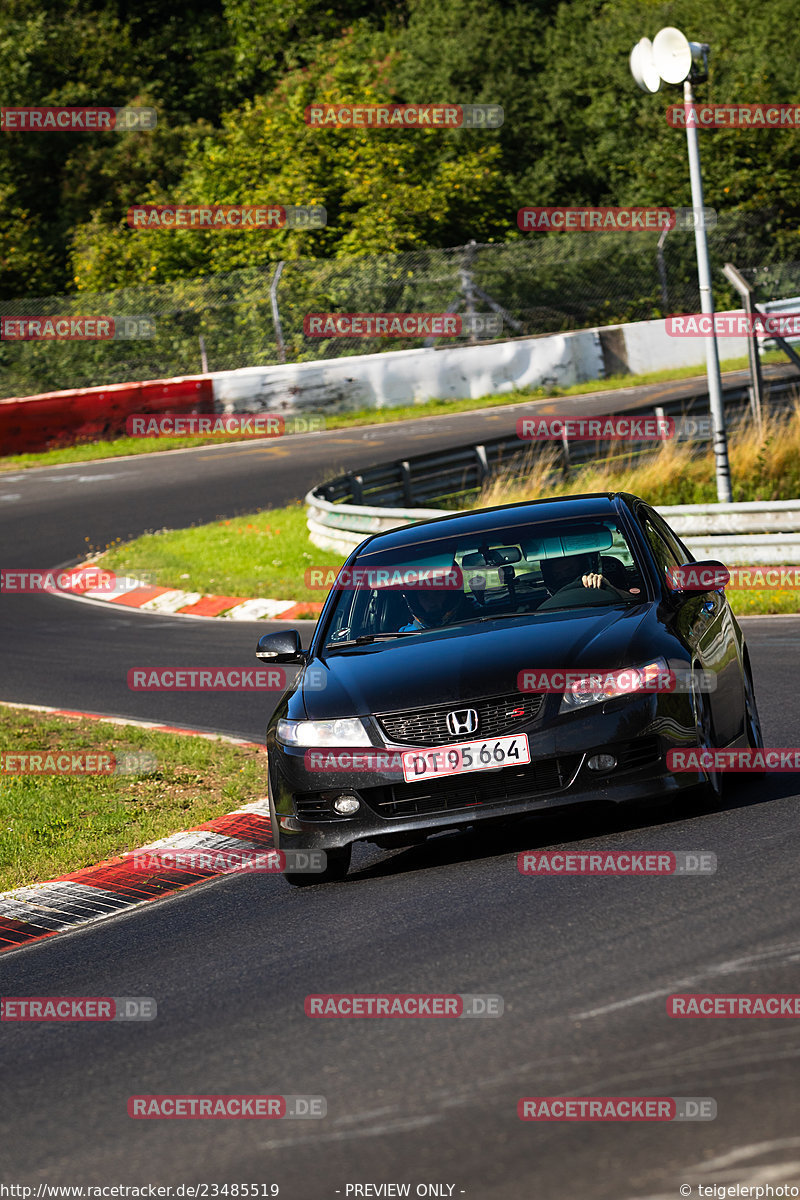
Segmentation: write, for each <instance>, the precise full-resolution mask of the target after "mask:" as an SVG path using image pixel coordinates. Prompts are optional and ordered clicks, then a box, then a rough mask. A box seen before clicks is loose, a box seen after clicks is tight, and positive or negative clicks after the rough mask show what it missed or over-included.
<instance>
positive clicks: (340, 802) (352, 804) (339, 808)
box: [333, 792, 361, 817]
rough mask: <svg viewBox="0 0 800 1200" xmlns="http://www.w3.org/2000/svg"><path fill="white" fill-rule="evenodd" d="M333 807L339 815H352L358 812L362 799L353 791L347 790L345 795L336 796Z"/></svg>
mask: <svg viewBox="0 0 800 1200" xmlns="http://www.w3.org/2000/svg"><path fill="white" fill-rule="evenodd" d="M333 807H334V809H335V810H336V812H337V813H338V814H339V816H341V817H352V815H353V813H357V812H358V810H359V808H360V807H361V801H360V800H359V798H358V796H354V795H353V794H352V793H351V792H345V793H344V795H342V796H337V797H336V799H335V800H334V802H333Z"/></svg>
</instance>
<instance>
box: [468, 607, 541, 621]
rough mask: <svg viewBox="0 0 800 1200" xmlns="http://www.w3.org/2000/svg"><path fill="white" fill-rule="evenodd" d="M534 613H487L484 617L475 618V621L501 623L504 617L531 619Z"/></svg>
mask: <svg viewBox="0 0 800 1200" xmlns="http://www.w3.org/2000/svg"><path fill="white" fill-rule="evenodd" d="M531 616H533V613H531V612H529V611H528V610H527V609H526V610H525V611H523V612H501V613H487V614H486V615H485V616H483V617H473V618H472V619H473V621H501V620H503V618H504V617H531Z"/></svg>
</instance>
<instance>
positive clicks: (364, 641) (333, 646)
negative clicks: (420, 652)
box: [325, 629, 419, 650]
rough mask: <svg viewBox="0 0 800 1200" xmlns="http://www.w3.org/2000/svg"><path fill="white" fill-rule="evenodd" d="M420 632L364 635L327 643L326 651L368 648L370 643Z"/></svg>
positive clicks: (408, 631)
mask: <svg viewBox="0 0 800 1200" xmlns="http://www.w3.org/2000/svg"><path fill="white" fill-rule="evenodd" d="M417 632H419V631H418V630H416V629H407V630H406V631H405V632H403V631H401V630H398V631H397V632H396V633H362V635H361V637H357V638H351V639H350V640H349V641H346V642H327V643H326V645H325V649H326V650H338V649H339V647H340V646H368V645H369V643H370V642H380V641H383V640H385V639H386V638H399V637H413V636H414V634H415V633H417Z"/></svg>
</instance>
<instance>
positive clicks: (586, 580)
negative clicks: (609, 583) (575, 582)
mask: <svg viewBox="0 0 800 1200" xmlns="http://www.w3.org/2000/svg"><path fill="white" fill-rule="evenodd" d="M581 583H582V584H583V586H584V587H587V588H599V587H602V586H603V584H604V583H605V579H603V576H602V575H582V576H581Z"/></svg>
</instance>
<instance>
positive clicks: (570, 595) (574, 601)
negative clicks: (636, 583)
mask: <svg viewBox="0 0 800 1200" xmlns="http://www.w3.org/2000/svg"><path fill="white" fill-rule="evenodd" d="M602 591H606V592H613V593H614V595H615V596H616V597H617V599H619V596H618V595H617V592H616V589H615V588H613V587H611V585H610V584H609V583H606V581H605V580H603V582H602V583H601V584H600V587H599V588H587V587H584V586H583V584H578V585H576V584H575V582H574V581H573V582H572V583H568V584H565V586H564V587H562V588H559V589H558V591H557V592H554V593H553V595H552V596H549V597H548V598H547V600H544V601H542V603H541V604H540V605H539V608H538V609H537V611H538V612H541V611H542V609H545V608H582V607H584V606H585V605H587V604H588V605H597V604H607V603H608V601H607V599H606V598H605V597H601V596H600V595H599V594H598V593H600V592H602Z"/></svg>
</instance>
